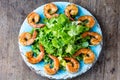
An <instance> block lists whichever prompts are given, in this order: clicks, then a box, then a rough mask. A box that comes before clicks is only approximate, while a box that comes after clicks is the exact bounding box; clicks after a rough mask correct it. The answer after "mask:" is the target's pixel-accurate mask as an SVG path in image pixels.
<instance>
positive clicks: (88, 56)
mask: <svg viewBox="0 0 120 80" xmlns="http://www.w3.org/2000/svg"><path fill="white" fill-rule="evenodd" d="M80 54H84V55H83V61H84V63H86V64H90V63H93V62H94V60H95V55H94V53H93V52H92V51H91V50H90V49H87V48H83V49H80V50H78V51H77V52H76V53H75V54H74V57H76V56H78V55H80Z"/></svg>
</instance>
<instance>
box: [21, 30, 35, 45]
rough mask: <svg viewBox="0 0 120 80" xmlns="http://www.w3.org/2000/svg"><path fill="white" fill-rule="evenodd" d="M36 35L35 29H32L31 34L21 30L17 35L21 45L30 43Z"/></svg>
mask: <svg viewBox="0 0 120 80" xmlns="http://www.w3.org/2000/svg"><path fill="white" fill-rule="evenodd" d="M36 37H37V31H34V32H33V35H31V34H30V33H29V32H23V33H22V34H21V35H20V36H19V42H20V43H21V44H22V45H23V46H27V45H31V44H32V43H33V42H34V40H35V38H36Z"/></svg>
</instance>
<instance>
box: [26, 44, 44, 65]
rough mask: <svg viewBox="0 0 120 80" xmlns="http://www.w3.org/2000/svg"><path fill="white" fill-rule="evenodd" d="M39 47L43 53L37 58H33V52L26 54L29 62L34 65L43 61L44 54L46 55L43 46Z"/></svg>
mask: <svg viewBox="0 0 120 80" xmlns="http://www.w3.org/2000/svg"><path fill="white" fill-rule="evenodd" d="M39 47H40V51H41V53H40V54H39V55H38V56H37V57H33V52H32V51H29V52H26V57H27V59H28V62H30V63H32V64H36V63H38V62H40V61H41V60H42V59H43V57H44V54H45V53H44V48H43V46H42V45H40V46H39Z"/></svg>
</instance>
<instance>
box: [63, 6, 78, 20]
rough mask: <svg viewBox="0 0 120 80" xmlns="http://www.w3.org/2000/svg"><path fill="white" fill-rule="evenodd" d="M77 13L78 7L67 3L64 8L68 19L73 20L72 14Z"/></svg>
mask: <svg viewBox="0 0 120 80" xmlns="http://www.w3.org/2000/svg"><path fill="white" fill-rule="evenodd" d="M77 14H78V7H77V6H76V5H75V4H69V5H68V6H67V7H66V9H65V15H66V16H67V17H68V18H70V20H74V19H73V18H72V16H75V15H77Z"/></svg>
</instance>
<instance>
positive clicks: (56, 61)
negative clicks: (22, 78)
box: [44, 55, 60, 75]
mask: <svg viewBox="0 0 120 80" xmlns="http://www.w3.org/2000/svg"><path fill="white" fill-rule="evenodd" d="M49 57H50V58H51V59H52V60H53V61H54V67H53V68H50V64H47V65H45V66H44V70H45V72H46V73H47V74H50V75H53V74H55V73H56V72H57V71H58V70H59V66H60V62H59V59H58V58H56V57H55V56H52V55H49Z"/></svg>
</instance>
